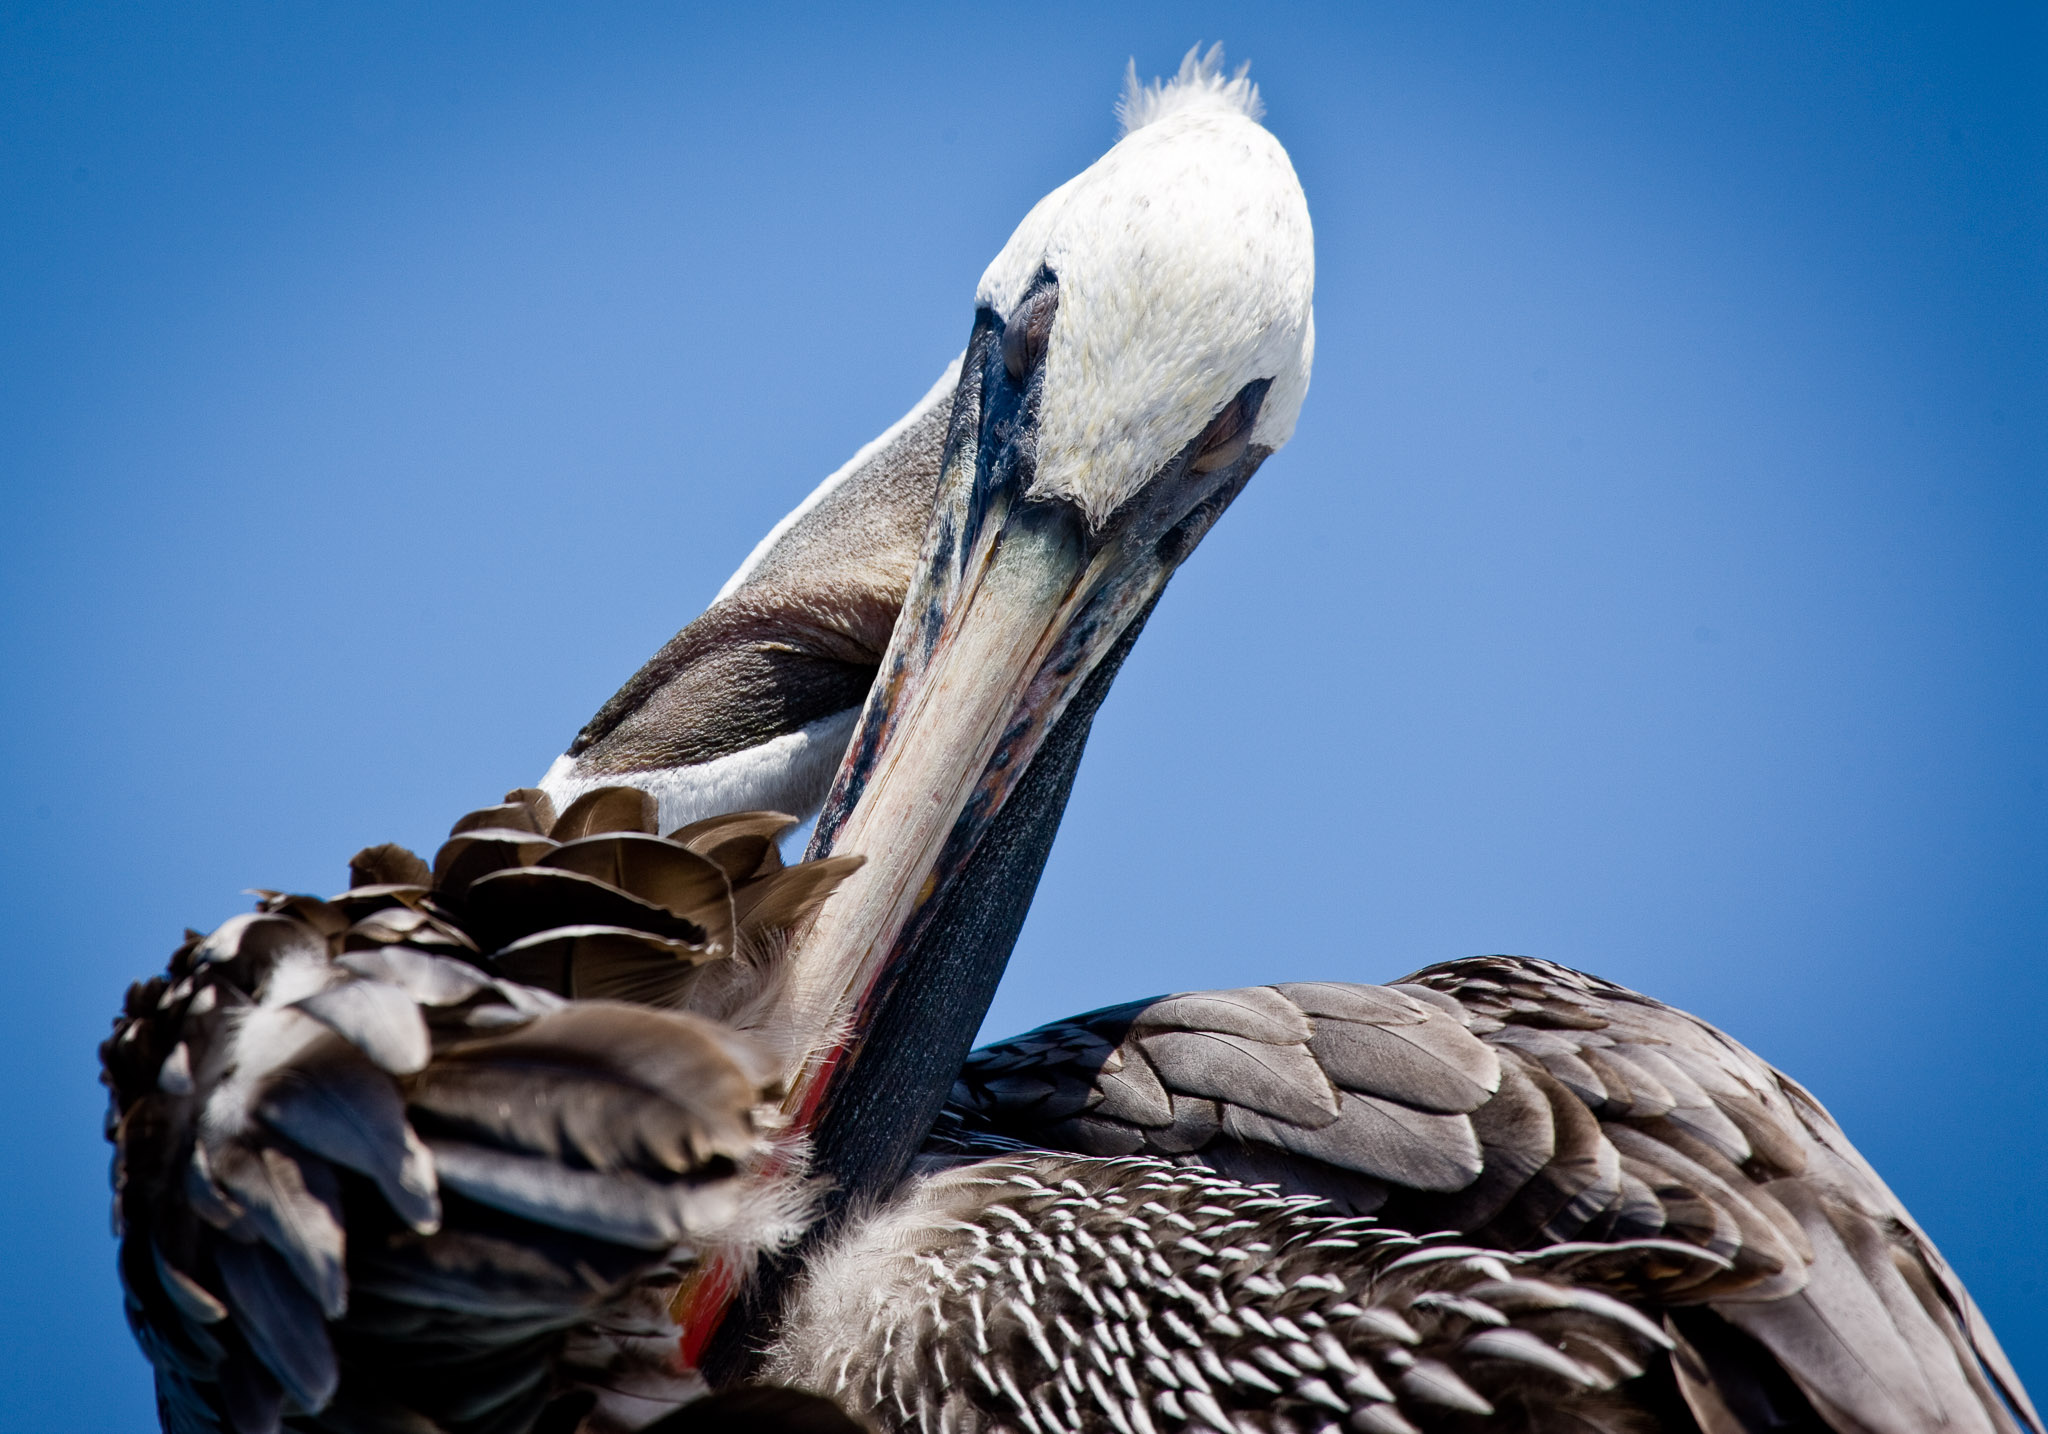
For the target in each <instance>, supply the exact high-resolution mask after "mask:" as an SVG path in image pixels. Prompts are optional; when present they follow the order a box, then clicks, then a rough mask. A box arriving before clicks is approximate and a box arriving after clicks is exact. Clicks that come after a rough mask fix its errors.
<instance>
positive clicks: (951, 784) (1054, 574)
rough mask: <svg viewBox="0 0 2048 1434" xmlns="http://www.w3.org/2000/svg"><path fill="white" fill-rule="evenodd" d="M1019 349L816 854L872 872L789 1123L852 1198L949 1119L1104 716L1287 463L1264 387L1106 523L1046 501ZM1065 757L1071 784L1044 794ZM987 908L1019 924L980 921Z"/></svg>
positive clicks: (850, 885)
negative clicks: (954, 1087) (1170, 611)
mask: <svg viewBox="0 0 2048 1434" xmlns="http://www.w3.org/2000/svg"><path fill="white" fill-rule="evenodd" d="M1057 301H1058V291H1057V281H1056V280H1055V279H1054V278H1053V277H1052V276H1051V275H1050V274H1044V275H1042V276H1041V280H1040V287H1039V288H1038V290H1036V291H1035V292H1034V296H1033V297H1032V298H1031V299H1028V300H1027V301H1026V303H1025V304H1024V305H1022V306H1020V309H1019V312H1018V314H1016V315H1015V316H1013V321H1014V322H1015V323H1017V324H1023V323H1025V322H1027V318H1028V321H1029V322H1031V323H1033V324H1035V325H1036V326H1037V327H1038V328H1039V330H1040V332H1041V334H1042V332H1043V330H1044V329H1045V328H1048V327H1049V326H1050V322H1051V316H1052V311H1053V308H1054V306H1055V305H1056V304H1057ZM1019 340H1020V333H1019V332H1013V331H1009V330H1007V329H1006V327H1005V325H1004V323H1003V321H1002V320H1001V319H999V318H998V317H997V316H996V315H995V314H993V313H991V312H989V311H986V310H984V311H982V312H981V313H980V314H979V315H978V316H977V320H976V324H975V331H974V336H973V339H972V341H971V343H970V345H969V347H968V352H967V355H966V358H965V359H964V361H963V363H962V369H961V378H960V384H959V387H958V390H957V393H956V397H955V400H954V408H953V416H952V426H951V430H950V432H949V435H948V440H947V452H946V459H945V466H944V471H943V474H942V476H941V479H940V486H939V496H938V501H937V504H936V506H935V509H934V513H933V518H932V524H931V527H930V529H929V531H928V533H927V536H926V540H925V548H924V552H923V555H922V558H921V561H920V565H919V571H918V574H917V577H916V578H915V579H914V581H913V584H912V587H911V591H910V595H909V598H908V600H907V601H906V602H905V604H904V607H903V610H902V612H901V614H900V615H899V616H898V618H897V621H896V627H895V630H894V633H893V635H892V638H891V642H890V646H889V650H888V652H887V653H886V655H885V656H884V658H883V660H882V665H881V669H880V672H879V675H878V676H877V678H876V682H875V685H874V687H873V688H872V689H871V691H870V692H869V695H868V700H867V705H866V707H865V709H864V710H863V712H862V714H861V718H860V722H859V725H858V726H857V728H856V729H855V734H854V738H853V741H852V744H851V746H850V747H849V749H848V752H847V756H846V759H845V761H844V762H843V763H842V764H841V767H840V769H839V773H838V776H837V778H836V780H835V781H834V783H833V787H832V790H831V792H830V794H829V795H828V796H827V798H826V801H825V807H824V810H823V813H822V814H821V816H820V818H819V822H818V829H817V834H816V836H815V837H814V839H813V842H812V851H811V854H812V855H814V856H815V855H822V854H824V853H826V852H829V851H842V852H859V853H861V854H862V855H863V856H864V857H865V858H866V865H865V866H863V867H862V869H861V870H860V872H858V873H857V874H856V875H855V876H854V877H853V878H852V879H851V880H849V881H848V882H847V884H846V885H845V886H844V887H842V888H841V889H840V891H839V892H838V893H836V894H835V895H834V897H833V898H832V900H831V901H830V902H828V903H827V904H826V906H825V907H824V909H823V910H822V911H821V912H820V913H819V914H818V917H817V918H816V920H815V922H814V923H813V925H812V926H811V928H810V929H809V930H808V931H807V932H805V933H804V934H803V935H801V936H800V937H799V938H798V943H797V946H796V949H795V952H794V955H793V972H794V983H793V986H792V991H791V995H792V1000H793V1006H792V1011H793V1014H794V1016H795V1019H796V1020H798V1021H799V1022H800V1023H801V1024H800V1025H799V1027H798V1028H799V1029H802V1030H806V1031H809V1032H813V1033H815V1035H816V1037H817V1043H816V1044H815V1045H814V1046H813V1048H812V1049H813V1050H814V1051H817V1052H819V1055H818V1056H817V1058H815V1059H814V1060H813V1061H812V1063H811V1065H810V1066H809V1067H808V1068H807V1069H806V1070H805V1071H803V1072H802V1073H801V1074H799V1075H798V1076H797V1078H796V1080H795V1081H794V1083H793V1090H792V1099H791V1102H790V1107H789V1108H790V1111H791V1113H792V1115H793V1116H794V1117H795V1121H796V1123H797V1125H798V1126H799V1127H800V1128H804V1129H816V1130H818V1133H819V1141H818V1160H819V1163H820V1164H821V1165H822V1166H823V1167H824V1168H825V1173H828V1174H830V1175H832V1176H833V1177H834V1178H835V1180H836V1181H837V1182H838V1186H839V1189H840V1191H841V1194H842V1198H843V1197H845V1196H851V1195H855V1194H858V1193H861V1192H863V1191H864V1190H868V1189H874V1188H878V1187H881V1186H885V1185H887V1184H889V1183H892V1182H893V1180H894V1179H895V1178H896V1177H897V1176H898V1175H900V1174H901V1172H902V1170H903V1168H904V1167H905V1165H907V1163H908V1161H909V1159H910V1157H911V1155H912V1154H913V1153H914V1152H915V1149H916V1147H917V1145H918V1144H919V1143H921V1141H922V1139H923V1137H924V1132H925V1131H926V1130H927V1129H928V1128H929V1126H930V1124H931V1121H932V1120H933V1119H934V1118H935V1117H936V1115H937V1113H938V1109H939V1107H940V1105H941V1104H942V1103H943V1101H944V1098H945V1093H946V1090H947V1088H948V1087H949V1086H950V1084H951V1082H952V1078H953V1075H954V1073H955V1072H957V1070H958V1068H959V1063H960V1061H961V1060H962V1059H964V1058H965V1056H966V1053H967V1050H968V1047H969V1045H970V1043H971V1041H972V1038H973V1035H974V1032H975V1030H976V1028H977V1027H978V1026H979V1024H980V1022H981V1018H982V1016H983V1014H984V1012H985V1010H986V1007H987V1003H988V999H989V997H990V996H992V995H993V992H994V988H995V983H996V980H997V979H998V978H999V977H1000V975H1001V973H1002V969H1003V965H1004V963H1005V962H1006V961H1007V959H1008V956H1009V949H1010V945H1011V943H1012V942H1014V940H1015V937H1016V932H1017V927H1018V926H1019V925H1020V924H1021V922H1022V916H1023V911H1024V908H1025V907H1026V906H1028V904H1029V897H1030V892H1031V889H1032V888H1033V887H1035V885H1036V882H1037V877H1038V872H1039V869H1040V867H1041V866H1042V864H1043V861H1044V857H1045V853H1046V851H1047V850H1048V849H1049V847H1050V844H1051V840H1052V835H1053V830H1054V829H1055V828H1056V827H1057V825H1058V821H1059V816H1060V811H1061V808H1062V807H1063V806H1064V803H1065V794H1066V788H1067V783H1068V782H1069V781H1070V780H1071V777H1072V774H1073V768H1074V764H1075V763H1076V762H1078V760H1079V757H1080V750H1081V745H1082V743H1083V742H1084V741H1085V739H1086V734H1087V724H1088V721H1089V720H1090V719H1091V718H1092V716H1093V711H1094V707H1095V705H1096V704H1097V703H1098V702H1099V701H1100V700H1101V697H1102V695H1103V693H1104V692H1105V691H1106V690H1107V686H1108V679H1109V677H1110V676H1112V675H1113V674H1114V670H1115V666H1116V665H1117V664H1119V663H1120V662H1121V659H1122V655H1123V652H1124V650H1125V649H1126V648H1127V647H1128V644H1129V641H1130V640H1131V639H1133V638H1135V636H1136V634H1137V629H1138V627H1139V626H1140V625H1141V624H1142V622H1143V620H1144V618H1145V616H1146V614H1148V613H1149V611H1150V610H1151V608H1152V605H1153V604H1154V603H1155V602H1156V601H1157V600H1158V597H1159V595H1160V593H1161V591H1162V590H1163V589H1164V588H1165V586H1166V583H1167V580H1168V579H1169V578H1170V577H1171V576H1172V575H1173V572H1174V570H1175V569H1176V568H1177V567H1178V566H1179V565H1180V563H1181V562H1182V560H1183V559H1185V558H1186V557H1187V555H1188V554H1189V553H1190V552H1192V551H1193V549H1194V547H1195V545H1196V544H1197V543H1199V542H1200V541H1201V539H1202V537H1203V535H1204V534H1206V533H1207V532H1208V530H1209V528H1210V527H1211V526H1212V525H1213V524H1214V523H1215V521H1216V519H1217V518H1218V517H1219V516H1221V514H1222V512H1223V510H1224V508H1225V507H1227V506H1228V505H1229V503H1230V501H1231V500H1232V499H1233V498H1235V497H1236V496H1237V493H1238V492H1239V490H1241V489H1242V488H1243V486H1244V484H1245V482H1246V481H1247V480H1248V479H1249V478H1250V477H1251V475H1252V473H1253V471H1255V470H1256V469H1257V467H1258V466H1259V463H1260V462H1261V461H1263V459H1264V458H1265V456H1266V450H1264V449H1261V448H1256V447H1253V446H1251V445H1249V444H1248V442H1247V441H1246V436H1247V435H1248V434H1249V433H1250V431H1251V428H1252V425H1253V423H1254V422H1255V421H1256V418H1257V414H1258V406H1259V404H1260V402H1261V401H1262V400H1263V398H1264V395H1265V390H1266V383H1265V382H1264V381H1256V382H1254V383H1251V384H1248V385H1247V386H1246V387H1245V389H1244V390H1243V391H1241V392H1240V393H1239V394H1238V395H1237V396H1236V397H1235V398H1234V399H1233V400H1232V401H1231V402H1230V403H1229V404H1227V405H1225V407H1224V410H1223V411H1222V412H1220V413H1218V414H1216V415H1203V416H1202V417H1203V418H1204V419H1205V420H1208V423H1207V426H1206V427H1205V428H1203V430H1202V431H1201V432H1200V433H1199V434H1198V435H1197V437H1196V438H1194V439H1193V440H1191V441H1190V442H1189V444H1188V445H1187V446H1186V447H1185V448H1184V449H1183V450H1182V451H1181V452H1180V453H1178V454H1176V455H1175V456H1174V458H1173V459H1172V460H1170V461H1169V462H1168V463H1167V464H1166V465H1165V467H1164V468H1162V469H1161V471H1160V472H1159V473H1158V474H1156V475H1154V477H1153V478H1152V480H1151V482H1150V483H1149V484H1147V485H1146V487H1145V488H1144V489H1143V490H1142V491H1141V492H1140V493H1139V494H1138V495H1137V496H1136V497H1135V498H1133V499H1131V500H1130V501H1129V502H1127V503H1126V504H1125V505H1124V506H1123V508H1122V509H1120V510H1119V511H1118V512H1116V513H1115V514H1113V515H1112V516H1111V517H1110V518H1109V519H1108V520H1107V521H1106V522H1104V523H1102V524H1101V525H1099V526H1096V525H1091V524H1090V522H1089V521H1088V519H1087V518H1086V517H1085V516H1084V515H1083V513H1082V512H1081V510H1080V509H1079V508H1077V507H1076V506H1074V505H1073V504H1072V503H1070V502H1068V501H1066V500H1064V499H1057V498H1054V499H1046V498H1036V497H1033V496H1032V493H1031V488H1032V479H1033V477H1034V459H1033V454H1034V450H1035V447H1036V444H1035V437H1036V411H1037V407H1038V397H1039V394H1040V393H1041V391H1042V385H1043V384H1044V383H1045V382H1046V381H1047V380H1046V375H1045V369H1044V365H1043V364H1042V363H1036V362H1033V359H1034V358H1035V356H1034V355H1030V354H1029V353H1028V350H1027V351H1026V353H1025V354H1024V355H1023V357H1022V358H1021V359H1020V350H1025V349H1026V348H1027V346H1026V345H1024V344H1022V343H1020V342H1019ZM1040 347H1041V348H1042V344H1041V345H1040ZM1020 369H1021V370H1023V371H1022V372H1021V373H1020V372H1019V370H1020ZM1086 480H1087V475H1086V474H1082V475H1079V477H1078V480H1077V481H1078V482H1079V483H1080V484H1082V485H1085V483H1086ZM1091 679H1093V680H1091ZM1048 746H1050V747H1051V748H1052V749H1053V750H1054V751H1056V753H1057V762H1058V764H1059V768H1060V769H1059V770H1057V771H1051V772H1048V771H1039V772H1037V773H1036V774H1035V779H1032V778H1028V777H1027V774H1032V773H1033V767H1034V762H1035V761H1036V759H1037V758H1039V756H1040V755H1041V752H1043V751H1045V750H1047V749H1048ZM1027 780H1031V781H1032V785H1033V786H1034V788H1035V789H1036V790H1035V791H1034V793H1033V800H1032V801H1031V802H1029V803H1027V804H1025V805H1026V806H1028V807H1029V808H1030V810H1029V813H1028V830H1018V829H1017V828H1018V825H1019V823H1018V821H1016V820H1014V819H1013V820H1010V821H1008V822H1007V823H1006V822H1005V814H1006V813H1009V814H1010V815H1011V817H1012V818H1014V817H1015V816H1016V813H1015V812H1014V811H1012V803H1013V801H1015V799H1016V798H1017V797H1018V794H1019V791H1020V784H1024V783H1026V782H1027ZM992 831H999V833H1000V834H1001V836H1002V840H1000V841H998V842H996V843H994V844H993V846H994V848H995V849H994V850H991V849H990V847H991V845H992V844H991V843H990V840H989V838H990V833H991V832H992ZM1020 885H1021V893H1020V892H1019V891H1018V890H1017V888H1018V887H1019V886H1020ZM1020 898H1021V899H1020ZM976 908H978V909H979V910H980V911H981V912H982V913H983V914H985V913H986V912H987V910H988V909H990V908H996V909H1000V910H1002V911H1004V912H1006V913H1011V914H1013V917H1014V919H1011V920H1007V921H995V922H991V921H988V920H985V919H982V920H977V919H975V910H974V909H976ZM949 913H952V915H953V919H951V920H949V919H948V917H949ZM941 936H943V937H944V938H945V939H944V940H940V939H938V938H940V937H941ZM921 955H922V959H920V956H921ZM855 1071H858V1078H857V1079H856V1078H855V1076H854V1072H855ZM855 1090H857V1092H858V1098H857V1099H852V1098H846V1096H845V1093H846V1092H849V1091H855Z"/></svg>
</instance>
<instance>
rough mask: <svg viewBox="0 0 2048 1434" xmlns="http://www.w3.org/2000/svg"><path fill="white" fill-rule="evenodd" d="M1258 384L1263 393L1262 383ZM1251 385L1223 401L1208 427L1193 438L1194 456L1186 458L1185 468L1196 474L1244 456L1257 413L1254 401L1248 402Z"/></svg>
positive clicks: (1213, 470) (1217, 467)
mask: <svg viewBox="0 0 2048 1434" xmlns="http://www.w3.org/2000/svg"><path fill="white" fill-rule="evenodd" d="M1257 387H1258V388H1259V390H1260V393H1261V395H1263V394H1264V391H1265V390H1264V385H1257ZM1251 388H1252V386H1247V387H1245V388H1244V389H1241V390H1239V392H1238V395H1237V397H1236V398H1233V399H1232V400H1230V402H1228V403H1226V404H1224V405H1223V411H1222V412H1221V413H1219V414H1217V415H1216V416H1215V417H1214V418H1212V419H1210V420H1209V426H1208V427H1207V428H1205V429H1203V430H1202V436H1201V437H1200V438H1199V439H1197V440H1196V443H1195V456H1194V457H1193V458H1190V459H1189V460H1188V467H1190V468H1192V469H1194V470H1195V472H1197V473H1214V472H1215V471H1216V470H1217V469H1219V468H1228V467H1229V466H1230V465H1231V464H1233V463H1235V462H1237V460H1238V459H1240V458H1242V457H1244V450H1245V448H1246V446H1247V445H1249V444H1250V443H1251V441H1252V424H1253V423H1254V422H1255V421H1257V419H1258V414H1259V406H1258V404H1257V402H1256V401H1247V400H1248V399H1249V398H1250V395H1251Z"/></svg>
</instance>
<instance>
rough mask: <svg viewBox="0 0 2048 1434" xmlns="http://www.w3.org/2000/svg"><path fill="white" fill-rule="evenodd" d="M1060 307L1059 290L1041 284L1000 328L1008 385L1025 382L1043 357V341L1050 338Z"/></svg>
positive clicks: (1049, 285)
mask: <svg viewBox="0 0 2048 1434" xmlns="http://www.w3.org/2000/svg"><path fill="white" fill-rule="evenodd" d="M1059 307H1060V291H1059V288H1058V287H1057V286H1056V285H1053V284H1041V285H1040V286H1039V287H1038V288H1036V289H1034V290H1033V291H1032V292H1031V293H1030V294H1029V295H1028V296H1026V298H1025V300H1024V302H1023V303H1022V304H1019V305H1018V306H1017V312H1016V313H1014V314H1012V315H1011V316H1010V321H1009V322H1008V323H1007V324H1005V325H1003V367H1004V368H1006V369H1008V370H1009V373H1010V382H1012V383H1022V382H1024V380H1025V379H1027V378H1029V377H1030V376H1031V371H1032V370H1033V369H1035V368H1037V367H1038V364H1039V360H1041V359H1043V358H1044V357H1045V344H1046V340H1047V339H1049V338H1051V337H1052V316H1053V315H1054V314H1055V313H1057V312H1058V311H1059Z"/></svg>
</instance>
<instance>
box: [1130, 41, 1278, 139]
mask: <svg viewBox="0 0 2048 1434" xmlns="http://www.w3.org/2000/svg"><path fill="white" fill-rule="evenodd" d="M1250 71H1251V62H1250V61H1249V60H1247V61H1245V62H1244V63H1243V64H1241V65H1239V66H1238V67H1237V73H1236V74H1234V75H1228V76H1226V75H1225V74H1224V73H1223V46H1222V45H1220V44H1217V45H1211V46H1210V47H1209V53H1208V54H1206V55H1205V54H1203V53H1202V47H1201V46H1200V45H1196V46H1194V47H1193V48H1192V49H1190V50H1189V51H1188V52H1187V54H1185V55H1184V56H1182V57H1181V62H1180V72H1179V73H1178V74H1176V75H1175V76H1174V77H1173V78H1172V79H1170V80H1153V81H1152V82H1151V83H1149V84H1147V83H1144V82H1142V81H1140V80H1139V79H1138V62H1137V60H1135V59H1133V60H1132V61H1131V62H1130V65H1129V67H1128V68H1127V69H1126V70H1125V71H1124V92H1123V95H1122V96H1121V97H1120V98H1119V99H1118V100H1117V102H1116V118H1117V123H1118V125H1119V126H1121V128H1120V130H1119V131H1118V132H1119V133H1121V134H1129V133H1131V132H1132V131H1133V130H1140V129H1143V128H1144V127H1145V126H1146V125H1148V124H1152V123H1154V122H1155V121H1157V120H1162V119H1165V118H1166V117H1167V116H1168V115H1170V114H1177V113H1179V112H1180V111H1182V110H1192V109H1218V110H1226V111H1228V112H1230V113H1232V114H1241V115H1243V116H1244V117H1245V118H1246V119H1250V120H1256V119H1261V118H1263V117H1264V116H1265V113H1266V106H1265V102H1264V101H1262V100H1261V99H1260V98H1259V87H1258V86H1257V85H1255V84H1253V83H1252V82H1251V80H1250V79H1248V78H1247V76H1248V75H1249V73H1250Z"/></svg>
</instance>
